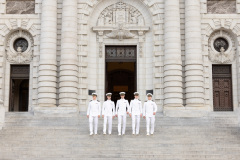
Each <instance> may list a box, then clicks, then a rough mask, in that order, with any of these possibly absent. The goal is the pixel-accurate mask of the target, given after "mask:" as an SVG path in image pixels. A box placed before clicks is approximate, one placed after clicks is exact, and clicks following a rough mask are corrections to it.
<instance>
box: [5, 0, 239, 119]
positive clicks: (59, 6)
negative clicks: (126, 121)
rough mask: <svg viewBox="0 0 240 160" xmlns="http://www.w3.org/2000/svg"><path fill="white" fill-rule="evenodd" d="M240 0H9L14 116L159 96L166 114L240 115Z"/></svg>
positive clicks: (8, 73) (8, 96)
mask: <svg viewBox="0 0 240 160" xmlns="http://www.w3.org/2000/svg"><path fill="white" fill-rule="evenodd" d="M239 41H240V0H231V1H228V0H0V99H1V102H0V103H1V107H2V108H4V109H5V111H6V112H11V111H29V112H34V113H35V114H49V113H76V112H78V111H80V112H82V111H86V108H87V104H88V102H89V100H90V99H91V96H90V95H91V93H92V92H97V93H98V99H99V100H100V101H101V102H103V101H104V100H105V93H106V92H114V96H115V97H114V98H115V99H116V98H117V93H118V92H119V91H126V92H127V94H128V98H129V99H130V98H132V94H133V92H134V91H138V92H139V93H140V99H141V100H145V99H146V96H145V95H146V93H148V92H151V93H153V94H154V100H155V101H156V103H157V105H158V106H159V108H161V109H160V112H163V113H164V114H165V115H166V116H193V117H198V116H206V115H207V114H208V113H211V112H214V111H231V112H237V111H238V108H239V105H240V70H239V69H240V66H239V65H240V64H239V60H240V57H238V56H239Z"/></svg>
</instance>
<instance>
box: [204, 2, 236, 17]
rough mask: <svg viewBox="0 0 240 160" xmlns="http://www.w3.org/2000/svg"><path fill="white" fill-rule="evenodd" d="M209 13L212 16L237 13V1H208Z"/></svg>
mask: <svg viewBox="0 0 240 160" xmlns="http://www.w3.org/2000/svg"><path fill="white" fill-rule="evenodd" d="M207 12H208V13H210V14H233V13H236V0H208V1H207Z"/></svg>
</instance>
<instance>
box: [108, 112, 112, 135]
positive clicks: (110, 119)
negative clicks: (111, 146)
mask: <svg viewBox="0 0 240 160" xmlns="http://www.w3.org/2000/svg"><path fill="white" fill-rule="evenodd" d="M108 134H112V116H108Z"/></svg>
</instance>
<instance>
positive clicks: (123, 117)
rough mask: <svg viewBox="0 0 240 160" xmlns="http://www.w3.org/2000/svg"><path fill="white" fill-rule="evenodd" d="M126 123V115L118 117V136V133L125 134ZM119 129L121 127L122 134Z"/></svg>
mask: <svg viewBox="0 0 240 160" xmlns="http://www.w3.org/2000/svg"><path fill="white" fill-rule="evenodd" d="M122 121H123V126H122ZM126 121H127V116H126V115H118V134H119V133H120V134H121V133H122V134H125V130H126ZM121 127H122V132H121Z"/></svg>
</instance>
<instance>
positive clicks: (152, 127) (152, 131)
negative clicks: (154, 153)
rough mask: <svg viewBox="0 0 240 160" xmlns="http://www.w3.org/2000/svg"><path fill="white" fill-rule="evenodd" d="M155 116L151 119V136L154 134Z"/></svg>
mask: <svg viewBox="0 0 240 160" xmlns="http://www.w3.org/2000/svg"><path fill="white" fill-rule="evenodd" d="M154 125H155V116H153V117H151V134H153V133H154Z"/></svg>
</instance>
